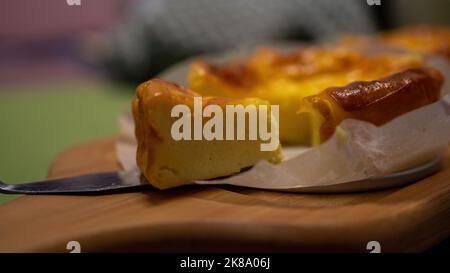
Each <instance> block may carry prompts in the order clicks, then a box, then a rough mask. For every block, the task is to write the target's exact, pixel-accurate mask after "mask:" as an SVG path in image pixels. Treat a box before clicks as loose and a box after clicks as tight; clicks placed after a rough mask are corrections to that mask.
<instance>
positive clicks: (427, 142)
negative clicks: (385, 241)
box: [116, 57, 450, 190]
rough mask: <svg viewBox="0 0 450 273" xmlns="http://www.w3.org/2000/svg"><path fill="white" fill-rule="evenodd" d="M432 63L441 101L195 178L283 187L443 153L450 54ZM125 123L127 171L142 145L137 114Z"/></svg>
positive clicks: (121, 149) (358, 175) (351, 176)
mask: <svg viewBox="0 0 450 273" xmlns="http://www.w3.org/2000/svg"><path fill="white" fill-rule="evenodd" d="M188 63H189V61H188V62H185V63H184V65H183V64H181V65H179V66H178V67H176V69H175V70H172V71H169V72H168V73H166V74H163V75H162V77H161V78H165V79H169V80H172V81H177V77H178V79H181V77H183V78H184V77H185V75H186V74H185V73H184V72H183V71H186V67H187V66H188ZM427 63H428V64H429V65H431V66H434V67H436V68H439V69H440V70H441V71H442V72H443V74H444V77H445V79H446V80H445V83H444V87H443V90H442V93H443V97H442V98H441V100H439V101H438V102H436V103H433V104H430V105H427V106H424V107H421V108H419V109H416V110H414V111H411V112H409V113H406V114H403V115H401V116H399V117H397V118H395V119H393V120H391V121H390V122H388V123H386V124H384V125H382V126H380V127H376V126H375V125H372V124H371V123H368V122H364V121H359V120H351V119H348V120H344V121H343V122H342V123H341V124H340V126H339V127H338V128H337V130H336V131H335V134H334V135H333V136H332V137H331V138H330V139H329V140H328V141H327V142H326V143H324V144H322V145H320V146H318V147H314V148H305V147H283V154H284V161H283V162H281V163H279V164H276V165H275V164H271V163H269V162H267V161H260V162H258V163H257V164H256V165H255V166H254V167H253V168H251V169H249V170H247V171H245V172H241V173H239V174H235V175H232V176H229V177H225V178H220V179H212V180H207V181H197V182H195V183H197V184H231V185H237V186H245V187H253V188H260V189H277V190H280V189H281V190H289V189H293V188H299V187H313V186H314V187H317V186H326V185H336V184H340V183H345V182H350V181H359V180H364V179H367V178H373V177H377V176H383V175H387V174H392V173H395V172H398V171H401V170H405V169H408V168H412V167H415V166H418V165H421V164H424V163H426V162H428V161H430V160H432V159H434V158H436V157H437V156H440V155H442V153H443V152H444V151H446V149H447V148H448V144H449V140H450V95H449V90H450V88H449V87H450V83H449V80H448V79H450V69H449V66H450V65H449V63H448V62H447V60H444V59H441V58H435V57H433V58H429V59H428V60H427ZM119 124H120V128H121V134H120V138H119V141H118V142H117V143H116V154H117V159H118V160H119V162H120V164H121V165H122V167H123V169H124V170H125V171H126V172H136V171H138V167H137V165H136V147H137V146H136V140H135V138H134V124H133V119H132V117H131V114H130V113H129V112H128V113H126V114H124V115H122V116H121V117H120V118H119Z"/></svg>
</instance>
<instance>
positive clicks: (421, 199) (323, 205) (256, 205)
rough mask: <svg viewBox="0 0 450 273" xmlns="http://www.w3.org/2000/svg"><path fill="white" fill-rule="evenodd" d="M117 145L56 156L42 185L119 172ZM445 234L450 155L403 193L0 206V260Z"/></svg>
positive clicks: (425, 243) (53, 200) (355, 246)
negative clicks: (75, 245) (9, 255)
mask: <svg viewBox="0 0 450 273" xmlns="http://www.w3.org/2000/svg"><path fill="white" fill-rule="evenodd" d="M114 141H115V138H110V139H102V140H97V141H93V142H90V143H86V144H82V145H78V146H76V147H73V148H72V149H69V150H67V151H65V152H63V153H62V154H61V155H60V156H59V157H58V158H57V159H56V160H55V162H54V164H53V166H52V168H51V170H50V172H49V177H51V178H56V177H64V176H72V175H79V174H86V173H92V172H98V171H110V170H117V169H119V165H118V163H117V162H116V159H115V154H114ZM449 234H450V150H449V151H448V152H447V153H446V156H445V160H444V168H443V170H442V171H440V172H439V173H437V174H435V175H433V176H431V177H429V178H426V179H424V180H422V181H419V182H417V183H414V184H412V185H409V186H407V187H403V188H394V189H390V190H384V191H377V192H370V193H355V194H294V193H279V192H271V191H261V190H253V189H246V188H239V187H233V186H186V187H180V188H175V189H170V190H165V191H159V190H149V191H146V192H137V193H119V194H110V195H83V196H80V195H46V196H23V197H20V198H18V199H16V200H14V201H12V202H9V203H7V204H5V205H2V206H0V251H1V252H30V251H31V252H68V250H66V244H67V242H69V241H73V240H75V241H78V242H80V244H81V251H82V252H96V251H271V252H274V251H314V252H316V251H327V252H328V251H333V252H334V251H357V252H367V250H366V244H367V242H369V241H373V240H376V241H379V242H380V243H381V250H382V251H383V252H418V251H423V250H426V249H428V248H430V247H431V246H433V245H435V244H437V243H439V242H440V241H442V240H444V239H445V238H447V237H448V236H449Z"/></svg>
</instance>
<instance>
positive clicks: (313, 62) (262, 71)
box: [189, 47, 422, 97]
mask: <svg viewBox="0 0 450 273" xmlns="http://www.w3.org/2000/svg"><path fill="white" fill-rule="evenodd" d="M421 64H422V60H421V59H420V58H418V57H417V56H416V55H404V56H399V55H393V54H379V55H374V56H369V55H366V54H363V53H360V52H355V51H354V50H351V49H348V48H345V47H342V48H336V49H328V48H321V47H308V48H302V49H298V50H295V51H292V52H289V53H284V52H280V51H278V50H275V49H273V48H268V47H263V48H259V49H258V50H256V52H255V53H254V55H253V56H251V57H250V58H248V59H245V60H238V61H234V62H230V63H226V64H221V65H216V64H212V63H207V62H204V61H197V62H195V63H193V64H192V66H191V70H190V75H189V78H190V79H189V80H190V84H191V87H193V88H194V90H196V87H197V86H198V85H202V84H198V83H197V81H198V80H199V79H201V80H208V79H209V80H210V81H212V82H214V81H215V82H217V84H219V85H222V86H228V87H229V91H231V92H233V93H234V94H235V95H236V96H237V97H244V96H246V94H248V95H253V94H252V93H253V92H255V89H258V88H259V87H261V86H264V85H266V84H267V83H268V82H271V81H273V80H276V79H287V80H290V81H293V82H299V83H302V82H305V83H306V84H308V81H309V80H310V79H312V78H317V77H320V76H323V77H330V76H336V77H339V76H342V77H349V78H350V79H358V77H360V78H363V79H364V78H365V77H367V78H379V77H382V76H387V75H389V74H392V73H395V72H398V71H400V70H403V69H406V68H411V67H418V66H420V65H421ZM372 75H373V76H372ZM371 76H372V77H371ZM225 88H226V87H225Z"/></svg>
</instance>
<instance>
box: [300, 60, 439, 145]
mask: <svg viewBox="0 0 450 273" xmlns="http://www.w3.org/2000/svg"><path fill="white" fill-rule="evenodd" d="M442 84H443V76H442V74H441V73H440V72H439V71H438V70H436V69H433V68H427V67H423V68H415V69H408V70H405V71H402V72H399V73H396V74H394V75H391V76H388V77H385V78H383V79H380V80H375V81H366V82H361V81H360V82H353V83H350V84H349V85H346V86H343V87H330V88H328V89H325V90H324V91H323V92H321V93H320V94H318V95H314V96H310V97H306V98H303V100H302V104H301V112H302V113H307V114H310V118H311V119H312V121H311V122H312V123H313V124H315V125H316V126H315V128H314V129H313V130H316V131H318V132H316V133H315V134H313V135H314V137H315V139H314V140H312V142H313V143H314V144H319V143H321V142H324V141H326V140H327V139H328V138H329V137H331V135H332V134H333V133H334V129H335V127H336V126H337V125H339V123H340V122H341V121H342V120H343V119H346V118H353V119H358V120H364V121H368V122H371V123H373V124H375V125H377V126H379V125H382V124H384V123H386V122H388V121H390V120H392V119H393V118H395V117H397V116H399V115H401V114H404V113H406V112H409V111H412V110H414V109H417V108H419V107H421V106H424V105H427V104H431V103H433V102H436V101H437V100H438V99H439V97H440V90H441V87H442Z"/></svg>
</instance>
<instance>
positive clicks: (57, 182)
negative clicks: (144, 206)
mask: <svg viewBox="0 0 450 273" xmlns="http://www.w3.org/2000/svg"><path fill="white" fill-rule="evenodd" d="M145 187H151V186H150V185H149V183H147V182H145V183H141V181H140V175H139V173H138V172H103V173H94V174H87V175H80V176H73V177H66V178H59V179H51V180H44V181H37V182H30V183H21V184H6V183H3V182H1V181H0V193H4V194H56V193H81V194H82V193H103V192H110V191H115V190H123V189H127V190H133V189H136V190H141V189H143V188H145Z"/></svg>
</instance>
